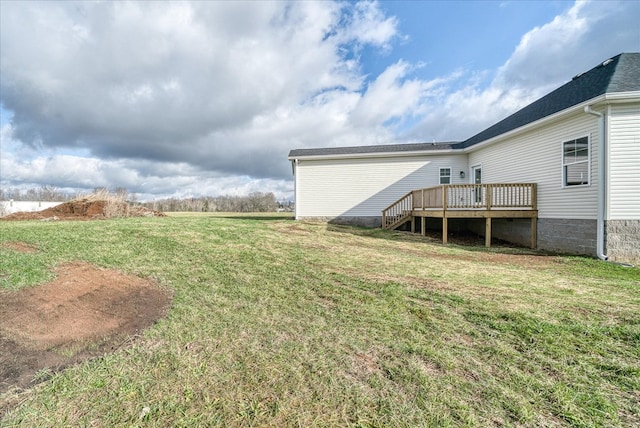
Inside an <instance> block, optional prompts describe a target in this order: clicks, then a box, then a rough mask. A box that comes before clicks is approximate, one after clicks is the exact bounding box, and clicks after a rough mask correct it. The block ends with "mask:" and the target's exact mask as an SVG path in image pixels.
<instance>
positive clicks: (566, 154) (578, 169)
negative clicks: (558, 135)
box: [562, 137, 589, 186]
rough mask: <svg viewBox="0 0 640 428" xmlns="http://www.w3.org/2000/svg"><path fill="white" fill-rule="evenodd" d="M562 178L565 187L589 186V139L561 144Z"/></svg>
mask: <svg viewBox="0 0 640 428" xmlns="http://www.w3.org/2000/svg"><path fill="white" fill-rule="evenodd" d="M562 176H563V182H564V185H565V186H580V185H583V184H589V138H588V137H582V138H578V139H575V140H571V141H565V142H564V143H562Z"/></svg>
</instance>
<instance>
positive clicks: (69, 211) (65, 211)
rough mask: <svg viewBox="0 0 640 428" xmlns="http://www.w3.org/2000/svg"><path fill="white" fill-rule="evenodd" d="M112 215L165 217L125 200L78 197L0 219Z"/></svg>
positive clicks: (95, 218)
mask: <svg viewBox="0 0 640 428" xmlns="http://www.w3.org/2000/svg"><path fill="white" fill-rule="evenodd" d="M112 217H166V214H164V213H162V212H160V211H154V210H150V209H148V208H145V207H143V206H140V205H136V206H130V205H129V204H128V203H127V202H122V201H107V200H92V199H89V198H85V199H78V200H75V201H69V202H65V203H62V204H60V205H56V206H55V207H52V208H47V209H45V210H42V211H36V212H17V213H13V214H9V215H7V216H4V217H0V220H5V221H12V220H43V221H55V220H97V219H105V218H112Z"/></svg>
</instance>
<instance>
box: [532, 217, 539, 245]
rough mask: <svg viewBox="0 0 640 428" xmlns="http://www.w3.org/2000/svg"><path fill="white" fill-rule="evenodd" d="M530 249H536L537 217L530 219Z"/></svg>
mask: <svg viewBox="0 0 640 428" xmlns="http://www.w3.org/2000/svg"><path fill="white" fill-rule="evenodd" d="M531 248H532V249H534V250H535V249H536V248H538V217H537V216H536V217H531Z"/></svg>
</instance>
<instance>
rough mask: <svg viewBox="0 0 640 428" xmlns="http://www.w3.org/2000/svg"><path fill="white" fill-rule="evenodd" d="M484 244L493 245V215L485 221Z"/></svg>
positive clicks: (486, 245)
mask: <svg viewBox="0 0 640 428" xmlns="http://www.w3.org/2000/svg"><path fill="white" fill-rule="evenodd" d="M484 246H485V247H487V248H489V247H491V217H487V218H486V219H485V222H484Z"/></svg>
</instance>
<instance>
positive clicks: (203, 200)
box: [142, 192, 293, 213]
mask: <svg viewBox="0 0 640 428" xmlns="http://www.w3.org/2000/svg"><path fill="white" fill-rule="evenodd" d="M142 205H144V206H145V207H147V208H149V209H152V210H156V211H165V212H172V211H173V212H175V211H187V212H240V213H249V212H275V211H278V210H285V211H287V210H293V203H291V202H278V201H277V199H276V197H275V195H274V194H273V193H271V192H268V193H262V192H253V193H250V194H249V195H247V196H215V197H212V196H205V197H200V198H186V199H178V198H168V199H161V200H157V201H153V202H145V203H143V204H142Z"/></svg>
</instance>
